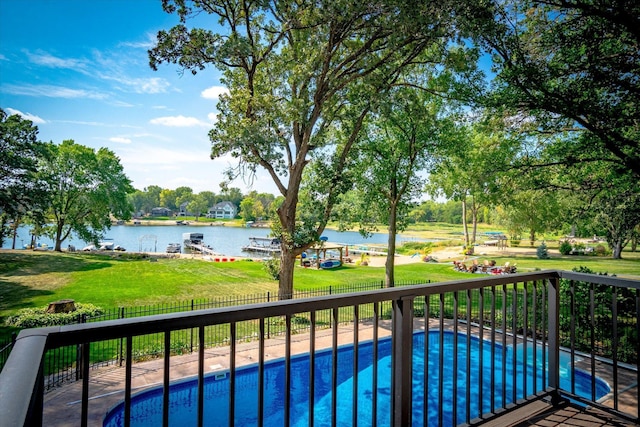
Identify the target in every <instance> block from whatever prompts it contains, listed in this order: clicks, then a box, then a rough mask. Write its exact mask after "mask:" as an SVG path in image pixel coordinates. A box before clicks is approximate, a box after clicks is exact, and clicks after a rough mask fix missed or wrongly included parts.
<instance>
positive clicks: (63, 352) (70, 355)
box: [0, 281, 428, 390]
mask: <svg viewBox="0 0 640 427" xmlns="http://www.w3.org/2000/svg"><path fill="white" fill-rule="evenodd" d="M424 283H425V281H419V282H418V281H415V282H403V283H398V284H396V286H408V285H416V284H424ZM427 283H428V281H427ZM381 288H384V283H383V282H382V281H380V282H373V283H363V284H349V285H340V286H329V287H325V288H320V289H314V290H310V291H297V292H294V294H293V295H292V297H293V298H298V299H299V298H313V297H319V296H325V295H332V294H340V293H350V292H360V291H369V290H374V289H381ZM277 299H278V297H277V293H271V292H267V293H264V294H252V295H247V296H240V297H238V296H230V297H225V298H208V299H192V300H189V301H182V302H176V303H168V304H158V305H147V306H136V307H117V308H113V309H107V310H100V314H98V315H92V314H91V313H89V312H87V311H83V312H82V313H81V314H78V315H76V316H74V318H73V319H72V320H70V319H67V320H66V321H64V322H63V323H64V324H78V323H87V322H101V321H107V320H116V319H127V318H132V317H141V316H151V315H158V314H168V313H176V312H184V311H193V310H202V309H211V308H220V307H232V306H239V305H246V304H258V303H265V302H267V303H268V302H270V301H276V300H277ZM92 308H94V307H92ZM320 316H321V315H320V314H319V315H318V320H317V325H316V326H318V325H319V327H321V328H329V327H330V325H331V313H329V312H327V313H322V316H325V317H326V318H325V319H323V318H321V317H320ZM26 317H29V316H26ZM42 317H43V316H39V315H36V316H31V317H30V318H28V319H25V320H22V322H23V325H24V326H23V327H37V326H47V325H46V324H45V323H42V322H45V321H46V319H43V318H42ZM44 317H47V316H44ZM347 317H348V315H345V319H344V321H345V322H347V321H350V318H347ZM293 323H294V324H295V332H302V331H304V330H308V329H309V323H310V322H309V320H308V319H305V318H294V319H293ZM53 324H61V323H59V322H54V323H51V324H50V325H53ZM16 326H17V324H16ZM265 327H266V328H267V331H266V333H267V336H268V337H271V336H278V335H281V334H284V333H285V327H286V325H285V324H284V320H283V319H280V318H272V319H270V321H269V322H267V323H266V325H265ZM226 330H227V328H224V325H218V326H211V327H208V328H206V331H205V336H206V344H205V345H206V347H207V348H208V347H215V346H224V345H228V344H229V336H228V333H226V332H225V331H226ZM258 330H259V325H258V324H257V323H255V324H254V323H250V322H245V324H242V325H238V335H237V339H238V340H241V341H248V340H252V339H253V338H254V337H256V336H257V334H258ZM125 346H126V342H125V341H124V340H109V341H102V342H100V343H94V344H92V346H91V368H93V369H95V368H98V367H103V366H109V365H116V364H117V365H122V364H123V363H124V356H125V354H126V347H125ZM163 346H164V338H163V336H162V335H160V334H158V335H157V336H154V335H144V336H141V337H135V338H134V339H133V357H134V360H135V361H136V362H140V361H144V360H149V359H153V358H156V357H158V356H160V355H162V354H163V348H164V347H163ZM11 348H12V342H11V341H9V342H6V343H2V342H0V370H2V367H3V366H4V363H5V361H6V360H7V358H8V357H9V353H10V351H11ZM197 350H198V347H197V331H196V330H192V329H187V330H183V331H176V332H174V333H172V334H171V352H172V354H175V355H180V354H188V353H192V352H194V351H197ZM81 354H82V349H81V346H72V347H61V348H58V349H55V350H52V351H49V352H47V354H46V356H45V363H44V371H45V375H46V381H45V390H51V389H52V388H54V387H56V386H59V385H61V384H63V383H65V382H68V381H76V380H78V379H81V377H82V366H81V364H80V363H79V361H80V360H81Z"/></svg>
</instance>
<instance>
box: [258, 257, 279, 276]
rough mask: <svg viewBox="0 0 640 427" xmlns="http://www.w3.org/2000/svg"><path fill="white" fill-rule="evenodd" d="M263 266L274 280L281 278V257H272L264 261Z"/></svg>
mask: <svg viewBox="0 0 640 427" xmlns="http://www.w3.org/2000/svg"><path fill="white" fill-rule="evenodd" d="M262 268H263V269H264V271H266V272H267V274H268V275H269V277H271V278H272V279H273V280H280V259H279V258H270V259H268V260H265V261H263V263H262Z"/></svg>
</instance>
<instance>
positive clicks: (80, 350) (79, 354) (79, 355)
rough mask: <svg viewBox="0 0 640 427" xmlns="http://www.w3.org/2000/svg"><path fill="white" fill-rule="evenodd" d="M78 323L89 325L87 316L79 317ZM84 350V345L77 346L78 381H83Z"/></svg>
mask: <svg viewBox="0 0 640 427" xmlns="http://www.w3.org/2000/svg"><path fill="white" fill-rule="evenodd" d="M78 323H87V315H86V314H82V315H78ZM83 350H84V344H78V345H77V346H76V381H77V380H81V379H82V368H83V364H84V358H83V357H82V354H83Z"/></svg>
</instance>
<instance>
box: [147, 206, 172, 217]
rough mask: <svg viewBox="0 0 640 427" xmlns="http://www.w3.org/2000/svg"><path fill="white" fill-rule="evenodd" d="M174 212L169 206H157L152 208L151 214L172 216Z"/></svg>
mask: <svg viewBox="0 0 640 427" xmlns="http://www.w3.org/2000/svg"><path fill="white" fill-rule="evenodd" d="M171 214H172V212H171V209H169V208H164V207H157V208H153V209H151V216H171Z"/></svg>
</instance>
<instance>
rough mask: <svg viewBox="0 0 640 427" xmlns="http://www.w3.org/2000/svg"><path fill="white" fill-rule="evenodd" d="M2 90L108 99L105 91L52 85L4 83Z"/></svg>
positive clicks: (15, 92)
mask: <svg viewBox="0 0 640 427" xmlns="http://www.w3.org/2000/svg"><path fill="white" fill-rule="evenodd" d="M1 90H2V91H3V92H5V93H10V94H13V95H25V96H46V97H48V98H66V99H71V98H88V99H107V98H108V97H109V96H108V95H107V94H105V93H100V92H96V91H90V90H83V89H71V88H68V87H63V86H52V85H3V86H2V88H1Z"/></svg>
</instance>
